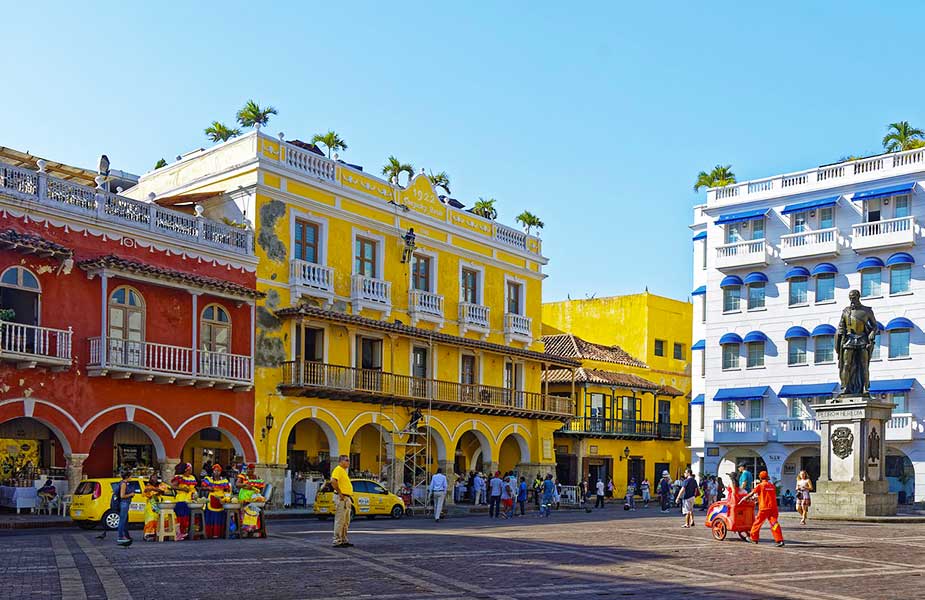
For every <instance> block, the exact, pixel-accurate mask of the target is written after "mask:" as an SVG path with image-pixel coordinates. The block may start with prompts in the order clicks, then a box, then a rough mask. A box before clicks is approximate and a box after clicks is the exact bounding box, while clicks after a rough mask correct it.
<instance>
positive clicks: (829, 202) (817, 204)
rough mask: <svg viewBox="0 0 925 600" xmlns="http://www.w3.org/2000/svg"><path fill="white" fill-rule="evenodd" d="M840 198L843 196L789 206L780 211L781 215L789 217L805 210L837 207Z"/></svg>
mask: <svg viewBox="0 0 925 600" xmlns="http://www.w3.org/2000/svg"><path fill="white" fill-rule="evenodd" d="M840 197H841V196H833V197H832V198H822V199H821V200H810V201H809V202H800V203H799V204H788V205H787V206H785V207H784V210H782V211H780V214H782V215H789V214H790V213H795V212H803V211H804V210H809V209H811V208H825V207H826V206H835V205H836V204H837V203H838V199H839V198H840Z"/></svg>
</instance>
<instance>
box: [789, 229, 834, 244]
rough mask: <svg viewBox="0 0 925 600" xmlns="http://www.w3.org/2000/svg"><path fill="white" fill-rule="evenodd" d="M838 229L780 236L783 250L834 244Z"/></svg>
mask: <svg viewBox="0 0 925 600" xmlns="http://www.w3.org/2000/svg"><path fill="white" fill-rule="evenodd" d="M837 233H838V229H836V228H835V227H831V228H829V229H819V230H817V231H804V232H802V233H788V234H787V235H782V236H780V242H781V249H785V248H802V247H804V246H814V245H817V244H834V243H835V236H836V234H837Z"/></svg>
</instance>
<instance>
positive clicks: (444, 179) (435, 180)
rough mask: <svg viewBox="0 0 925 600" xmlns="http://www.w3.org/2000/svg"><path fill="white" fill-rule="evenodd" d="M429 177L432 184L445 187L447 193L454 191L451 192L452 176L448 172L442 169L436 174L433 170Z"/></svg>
mask: <svg viewBox="0 0 925 600" xmlns="http://www.w3.org/2000/svg"><path fill="white" fill-rule="evenodd" d="M427 178H428V179H430V183H431V185H433V186H434V187H435V188H443V191H445V192H446V193H447V195H450V194H451V193H452V192H450V176H449V175H447V174H446V171H440V172H439V173H437V174H436V175H434V173H433V172H431V173H430V174H429V175H428V176H427Z"/></svg>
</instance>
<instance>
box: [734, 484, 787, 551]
mask: <svg viewBox="0 0 925 600" xmlns="http://www.w3.org/2000/svg"><path fill="white" fill-rule="evenodd" d="M758 479H759V480H760V481H759V482H758V485H756V486H755V489H754V490H752V492H751V493H749V494H748V495H747V496H745V497H744V498H742V500H741V501H742V502H746V501H749V500H752V499H754V498H756V497H757V498H758V515H757V516H756V517H755V522H754V523H752V530H751V540H752V542H754V543H756V544H757V543H758V533H759V532H760V531H761V526H762V525H764V522H765V521H767V522H768V524H769V525H770V526H771V535H772V536H774V541H775V542H776V543H777V546H778V547H779V548H780V547H783V545H784V533H783V532H782V531H781V529H780V523H779V522H778V521H777V518H778V516H779V515H778V512H777V488H776V487H774V484H773V483H771V482H770V481H769V478H768V472H767V471H762V472H760V473H758Z"/></svg>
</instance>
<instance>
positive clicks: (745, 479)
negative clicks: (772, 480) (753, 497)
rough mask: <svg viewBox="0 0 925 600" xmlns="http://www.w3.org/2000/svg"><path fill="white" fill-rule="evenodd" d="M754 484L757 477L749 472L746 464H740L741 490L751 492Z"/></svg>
mask: <svg viewBox="0 0 925 600" xmlns="http://www.w3.org/2000/svg"><path fill="white" fill-rule="evenodd" d="M754 483H755V476H754V475H752V472H751V471H749V470H748V465H747V464H745V463H744V462H743V463H739V489H741V490H742V491H743V492H746V493H748V492H751V491H752V486H753V485H754Z"/></svg>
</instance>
